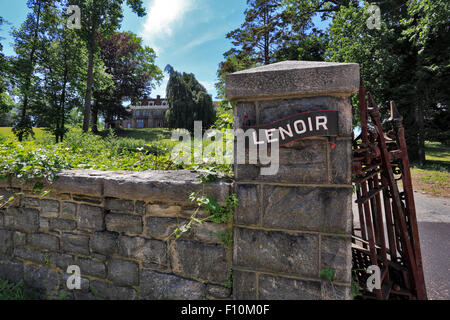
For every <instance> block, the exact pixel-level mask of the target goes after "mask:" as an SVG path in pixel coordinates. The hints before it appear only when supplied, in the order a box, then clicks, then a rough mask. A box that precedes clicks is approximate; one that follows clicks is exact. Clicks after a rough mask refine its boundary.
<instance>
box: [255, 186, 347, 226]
mask: <svg viewBox="0 0 450 320" xmlns="http://www.w3.org/2000/svg"><path fill="white" fill-rule="evenodd" d="M263 192H264V213H263V225H264V226H266V227H275V228H284V229H291V230H311V231H323V232H336V233H337V232H350V229H351V218H352V215H351V192H352V190H351V188H331V187H320V188H318V187H281V186H264V189H263Z"/></svg>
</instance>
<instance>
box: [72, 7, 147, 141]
mask: <svg viewBox="0 0 450 320" xmlns="http://www.w3.org/2000/svg"><path fill="white" fill-rule="evenodd" d="M125 2H126V4H127V5H128V6H129V7H130V8H131V10H132V11H133V12H134V13H136V14H137V15H138V17H143V16H144V15H145V9H144V7H143V5H142V0H126V1H125V0H73V1H71V4H72V5H78V6H79V8H80V10H81V29H80V30H79V34H80V36H81V37H82V39H83V40H84V41H85V43H86V46H87V51H88V69H87V79H86V94H85V99H84V112H83V114H84V119H83V131H84V132H87V131H88V130H89V122H90V121H89V119H90V116H91V100H92V89H93V84H94V78H93V76H94V55H96V54H97V53H98V49H99V48H98V40H97V36H98V34H101V35H103V36H107V35H111V34H112V33H113V32H114V31H116V30H117V29H118V28H119V27H120V24H121V22H122V18H123V8H122V5H123V4H124V3H125Z"/></svg>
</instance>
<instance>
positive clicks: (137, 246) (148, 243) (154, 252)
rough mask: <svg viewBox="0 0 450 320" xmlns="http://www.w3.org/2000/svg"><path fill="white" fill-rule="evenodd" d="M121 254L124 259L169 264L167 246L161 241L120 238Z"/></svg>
mask: <svg viewBox="0 0 450 320" xmlns="http://www.w3.org/2000/svg"><path fill="white" fill-rule="evenodd" d="M119 254H120V255H121V256H123V257H127V258H136V259H139V260H144V261H153V262H156V263H158V264H165V263H166V262H167V257H166V244H165V242H163V241H159V240H152V239H145V238H141V237H127V236H120V237H119Z"/></svg>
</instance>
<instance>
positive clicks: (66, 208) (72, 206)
mask: <svg viewBox="0 0 450 320" xmlns="http://www.w3.org/2000/svg"><path fill="white" fill-rule="evenodd" d="M61 218H63V219H71V220H76V219H77V204H76V203H74V202H66V201H64V202H63V204H62V210H61Z"/></svg>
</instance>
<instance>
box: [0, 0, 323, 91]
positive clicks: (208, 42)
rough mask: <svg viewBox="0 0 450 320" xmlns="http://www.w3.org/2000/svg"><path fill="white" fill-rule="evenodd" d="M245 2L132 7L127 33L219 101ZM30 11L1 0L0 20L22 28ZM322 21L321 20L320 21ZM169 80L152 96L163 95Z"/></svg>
mask: <svg viewBox="0 0 450 320" xmlns="http://www.w3.org/2000/svg"><path fill="white" fill-rule="evenodd" d="M246 2H247V1H246V0H144V6H145V8H146V10H147V15H146V16H145V17H142V18H138V17H137V16H136V15H135V14H134V13H133V12H131V10H130V9H129V8H128V7H125V10H124V13H125V14H124V19H123V23H122V30H123V31H128V30H130V31H132V32H134V33H136V34H137V35H139V36H140V37H142V38H143V39H144V43H145V44H146V45H148V46H150V47H152V48H154V49H155V51H156V53H157V56H158V58H157V60H156V64H157V65H158V66H159V67H160V68H161V70H163V69H164V67H165V66H166V65H167V64H170V65H172V66H173V67H174V69H175V70H177V71H183V72H188V73H194V74H195V76H196V78H197V79H198V80H199V81H200V82H201V83H202V84H203V86H204V87H205V88H206V89H207V90H208V93H210V94H212V95H213V98H214V97H216V94H217V93H216V90H215V88H214V83H215V82H216V79H217V76H216V72H217V66H218V64H219V62H220V61H222V60H223V53H224V52H225V51H227V50H229V49H230V48H231V42H230V41H229V40H228V39H226V38H225V35H226V34H227V33H228V32H229V31H231V30H233V29H236V28H238V27H239V26H240V25H241V24H242V22H243V21H244V11H245V9H246V7H247V5H246ZM27 13H28V8H27V6H26V0H14V1H11V0H0V16H2V17H3V18H4V19H5V20H7V21H8V22H10V23H11V25H12V26H15V27H18V26H20V24H21V23H22V22H23V21H24V20H25V18H26V15H27ZM319 20H320V19H317V21H319ZM9 32H10V26H8V25H5V24H4V25H3V26H2V30H1V31H0V37H3V38H5V39H4V40H2V44H3V46H4V48H3V52H4V53H5V54H6V55H12V54H13V50H12V47H11V46H10V43H11V42H12V40H11V37H10V35H9ZM167 80H168V76H167V74H165V79H164V81H163V82H162V83H161V86H159V87H158V88H157V89H156V90H153V92H152V96H156V95H157V94H159V95H161V96H165V88H166V84H167Z"/></svg>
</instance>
